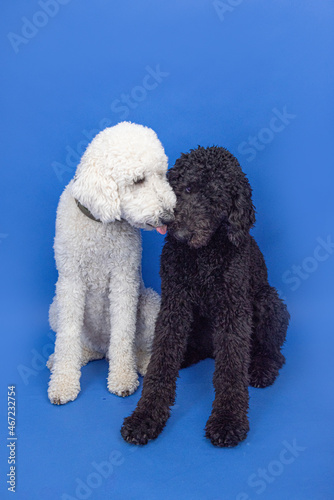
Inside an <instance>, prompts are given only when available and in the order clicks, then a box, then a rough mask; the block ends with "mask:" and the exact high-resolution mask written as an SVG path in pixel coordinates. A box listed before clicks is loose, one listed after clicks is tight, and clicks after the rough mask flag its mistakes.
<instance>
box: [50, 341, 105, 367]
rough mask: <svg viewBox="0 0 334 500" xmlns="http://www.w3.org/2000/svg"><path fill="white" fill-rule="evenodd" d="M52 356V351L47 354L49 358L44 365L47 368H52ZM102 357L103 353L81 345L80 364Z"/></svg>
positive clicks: (103, 356) (83, 364)
mask: <svg viewBox="0 0 334 500" xmlns="http://www.w3.org/2000/svg"><path fill="white" fill-rule="evenodd" d="M54 356H55V355H54V353H53V354H51V355H50V356H49V359H48V360H47V363H46V366H47V367H48V368H49V370H52V367H53V364H54ZM103 358H105V355H104V354H101V353H100V352H97V351H94V350H93V349H90V348H89V347H87V346H85V345H83V346H82V353H81V366H85V365H87V364H88V363H89V362H90V361H96V360H98V359H103Z"/></svg>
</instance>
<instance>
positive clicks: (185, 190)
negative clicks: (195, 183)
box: [184, 186, 191, 194]
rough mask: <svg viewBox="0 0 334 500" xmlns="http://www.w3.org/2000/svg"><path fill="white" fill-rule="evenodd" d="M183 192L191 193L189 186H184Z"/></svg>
mask: <svg viewBox="0 0 334 500" xmlns="http://www.w3.org/2000/svg"><path fill="white" fill-rule="evenodd" d="M184 192H185V193H187V194H189V193H191V187H190V186H187V187H186V188H184Z"/></svg>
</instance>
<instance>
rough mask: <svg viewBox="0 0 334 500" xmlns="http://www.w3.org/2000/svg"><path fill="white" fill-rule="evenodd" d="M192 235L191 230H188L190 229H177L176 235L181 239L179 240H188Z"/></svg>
mask: <svg viewBox="0 0 334 500" xmlns="http://www.w3.org/2000/svg"><path fill="white" fill-rule="evenodd" d="M190 236H191V233H190V231H188V229H185V228H183V229H178V230H177V231H175V233H174V237H175V238H176V239H177V240H179V241H182V242H183V243H184V242H186V241H188V240H189V238H190Z"/></svg>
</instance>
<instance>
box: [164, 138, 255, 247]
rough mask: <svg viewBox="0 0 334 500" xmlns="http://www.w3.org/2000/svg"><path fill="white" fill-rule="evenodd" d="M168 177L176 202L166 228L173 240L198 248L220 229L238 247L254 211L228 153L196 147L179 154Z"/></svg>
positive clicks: (245, 184)
mask: <svg viewBox="0 0 334 500" xmlns="http://www.w3.org/2000/svg"><path fill="white" fill-rule="evenodd" d="M167 177H168V180H169V182H170V184H171V186H172V188H173V190H174V192H175V194H176V198H177V202H176V207H175V211H174V215H175V219H174V222H172V224H171V225H170V226H169V232H170V234H171V235H172V236H173V237H175V238H176V239H177V240H179V241H182V242H185V243H187V244H188V245H189V246H190V247H192V248H200V247H202V246H205V245H207V244H208V242H209V241H210V239H211V237H212V236H213V234H214V233H215V232H216V231H217V229H218V227H223V228H224V229H225V230H226V233H227V236H228V238H229V240H230V241H231V242H232V243H233V244H234V245H236V246H238V245H240V244H241V242H242V241H243V240H244V238H245V237H246V235H247V234H248V232H249V229H250V228H251V227H252V225H253V224H254V223H255V211H254V206H253V203H252V190H251V187H250V185H249V182H248V180H247V178H246V176H245V174H244V173H243V171H242V170H241V167H240V165H239V163H238V161H237V159H236V158H235V157H234V156H233V155H232V154H231V153H230V152H229V151H227V150H226V149H224V148H219V147H210V148H206V149H205V148H203V147H198V148H197V149H195V150H191V151H190V152H189V153H187V154H182V155H181V157H180V158H179V159H177V160H176V162H175V166H174V167H173V168H171V169H170V170H169V172H168V174H167Z"/></svg>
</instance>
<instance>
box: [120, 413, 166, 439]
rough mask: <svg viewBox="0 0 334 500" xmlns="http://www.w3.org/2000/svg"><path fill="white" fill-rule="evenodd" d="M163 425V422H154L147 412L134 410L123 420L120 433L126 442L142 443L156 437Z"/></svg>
mask: <svg viewBox="0 0 334 500" xmlns="http://www.w3.org/2000/svg"><path fill="white" fill-rule="evenodd" d="M164 425H165V422H163V423H162V422H160V423H159V422H156V421H155V420H154V419H153V418H152V416H151V415H150V414H149V413H145V412H141V411H140V412H137V411H135V412H134V413H133V414H132V415H131V416H130V417H127V418H126V419H125V420H124V422H123V426H122V428H121V434H122V437H123V439H124V440H125V441H127V442H128V443H131V444H141V445H143V444H147V443H148V442H149V441H150V440H151V439H155V438H157V437H158V436H159V434H160V432H161V431H162V429H163V428H164Z"/></svg>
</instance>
